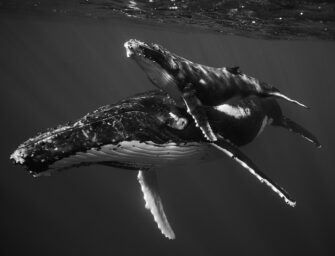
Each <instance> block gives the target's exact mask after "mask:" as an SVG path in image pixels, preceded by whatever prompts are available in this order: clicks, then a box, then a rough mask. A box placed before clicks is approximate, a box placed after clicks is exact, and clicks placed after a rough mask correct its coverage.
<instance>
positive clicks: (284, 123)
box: [273, 116, 321, 148]
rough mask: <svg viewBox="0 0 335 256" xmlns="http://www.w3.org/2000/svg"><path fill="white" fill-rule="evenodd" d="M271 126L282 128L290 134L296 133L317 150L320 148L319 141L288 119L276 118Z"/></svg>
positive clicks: (283, 117)
mask: <svg viewBox="0 0 335 256" xmlns="http://www.w3.org/2000/svg"><path fill="white" fill-rule="evenodd" d="M273 125H274V126H281V127H284V128H285V129H287V130H289V131H290V132H293V133H296V134H298V135H300V136H301V137H302V138H304V139H305V140H307V141H309V142H312V143H314V145H315V146H316V147H317V148H321V144H320V142H319V140H318V139H317V138H316V136H314V135H313V134H312V133H311V132H309V131H308V130H307V129H305V128H304V127H302V126H301V125H299V124H297V123H296V122H294V121H292V120H291V119H289V118H288V117H285V116H281V117H280V118H276V119H275V121H274V122H273Z"/></svg>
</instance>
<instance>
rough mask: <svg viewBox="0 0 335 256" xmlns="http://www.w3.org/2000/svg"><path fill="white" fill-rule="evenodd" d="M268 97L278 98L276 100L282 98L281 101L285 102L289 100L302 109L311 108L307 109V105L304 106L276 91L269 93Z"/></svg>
mask: <svg viewBox="0 0 335 256" xmlns="http://www.w3.org/2000/svg"><path fill="white" fill-rule="evenodd" d="M267 95H269V96H273V97H276V98H280V99H284V100H287V101H289V102H292V103H294V104H296V105H298V106H300V107H303V108H307V109H309V107H307V106H306V105H305V104H302V103H301V102H299V101H297V100H294V99H291V98H289V97H287V96H286V95H284V94H282V93H281V92H279V91H275V92H268V93H267Z"/></svg>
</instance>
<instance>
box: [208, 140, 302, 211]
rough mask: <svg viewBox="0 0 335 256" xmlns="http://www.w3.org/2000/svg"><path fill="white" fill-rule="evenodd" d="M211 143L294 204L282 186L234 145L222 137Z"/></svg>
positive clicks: (287, 201)
mask: <svg viewBox="0 0 335 256" xmlns="http://www.w3.org/2000/svg"><path fill="white" fill-rule="evenodd" d="M211 145H212V146H214V147H215V148H217V149H218V150H220V151H222V152H223V153H225V154H226V155H228V156H229V157H231V158H232V159H233V160H235V161H236V162H238V163H239V164H240V165H241V166H242V167H244V168H245V169H247V170H248V171H249V172H250V173H251V174H252V175H254V176H255V177H256V178H257V179H258V180H259V181H260V182H262V183H263V182H264V183H265V185H267V186H268V187H270V188H271V189H272V191H274V192H275V193H276V194H277V195H279V196H280V197H281V198H283V199H284V201H285V202H286V203H287V204H288V205H290V206H292V207H294V206H295V205H296V202H295V201H294V200H293V199H292V198H291V197H290V195H289V194H288V193H287V192H286V191H285V190H284V189H283V188H282V187H280V186H279V185H277V184H276V183H275V182H273V181H272V180H271V179H269V178H268V177H266V175H265V174H264V173H263V172H262V171H261V170H260V169H259V168H258V167H257V166H256V165H255V164H254V163H253V162H252V161H251V160H250V159H249V158H248V157H247V156H246V155H245V154H244V153H243V152H242V151H241V150H239V149H238V148H237V147H236V146H235V145H233V144H231V143H230V142H228V141H226V140H223V139H220V140H218V141H216V142H214V143H211Z"/></svg>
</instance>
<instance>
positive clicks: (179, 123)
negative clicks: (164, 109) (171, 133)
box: [167, 112, 188, 130]
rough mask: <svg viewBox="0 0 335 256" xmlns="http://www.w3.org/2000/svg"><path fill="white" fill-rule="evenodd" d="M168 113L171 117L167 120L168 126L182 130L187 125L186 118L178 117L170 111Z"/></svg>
mask: <svg viewBox="0 0 335 256" xmlns="http://www.w3.org/2000/svg"><path fill="white" fill-rule="evenodd" d="M169 115H170V117H171V118H170V119H169V120H168V122H167V125H168V126H170V127H171V128H173V129H177V130H183V129H184V128H185V127H186V126H187V124H188V121H187V119H186V118H184V117H179V116H177V115H176V114H174V113H172V112H170V113H169Z"/></svg>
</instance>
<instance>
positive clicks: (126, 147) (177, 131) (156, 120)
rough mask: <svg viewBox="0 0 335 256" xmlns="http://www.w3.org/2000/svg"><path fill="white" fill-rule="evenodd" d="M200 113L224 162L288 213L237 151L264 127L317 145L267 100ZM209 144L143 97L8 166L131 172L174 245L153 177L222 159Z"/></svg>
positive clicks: (183, 118)
mask: <svg viewBox="0 0 335 256" xmlns="http://www.w3.org/2000/svg"><path fill="white" fill-rule="evenodd" d="M204 110H205V111H206V115H207V116H208V119H209V121H210V122H211V125H212V128H213V132H214V133H215V134H216V136H218V137H224V138H226V139H227V140H226V141H225V150H226V151H227V154H228V155H229V156H231V157H232V159H233V160H235V161H236V162H237V163H238V164H240V165H241V166H242V167H244V168H246V169H247V170H248V171H249V172H250V173H251V174H253V175H254V176H256V177H257V178H258V179H259V180H260V181H261V182H264V183H265V184H266V185H268V186H269V187H270V188H271V189H272V190H273V191H274V192H275V193H277V194H278V195H279V196H280V197H282V198H283V199H284V200H285V202H286V203H288V204H289V205H290V206H294V205H295V201H294V200H293V199H292V198H291V197H290V196H289V195H288V193H287V192H286V191H285V190H284V189H283V188H281V187H280V186H279V185H277V184H276V183H275V182H273V181H271V180H270V179H269V178H268V177H266V175H265V174H264V173H262V172H261V170H260V169H259V168H258V167H257V166H256V165H255V164H254V163H253V162H252V161H251V160H250V159H249V158H248V157H247V156H246V155H244V154H243V153H242V151H240V149H239V148H238V146H242V145H245V144H247V143H250V142H251V141H252V140H254V139H255V138H256V137H257V136H258V135H259V134H260V133H261V132H262V131H263V129H264V127H265V126H266V125H270V124H271V125H275V126H281V127H284V128H286V129H288V130H290V131H292V132H294V133H297V134H299V135H300V136H302V137H303V138H305V139H307V140H308V141H311V142H313V143H314V144H315V145H316V146H320V143H319V142H318V140H317V138H316V137H315V136H314V135H312V134H311V133H310V132H309V131H307V130H306V129H305V128H303V127H302V126H300V125H298V124H297V123H295V122H293V121H292V120H290V119H289V118H287V117H285V116H284V115H283V114H282V111H281V109H280V106H279V105H278V103H277V102H276V100H275V99H271V98H260V97H257V96H254V95H251V96H248V97H245V98H243V99H236V100H234V101H231V102H230V103H224V104H220V105H217V106H214V107H204ZM228 140H229V141H228ZM211 144H212V143H211V142H208V141H207V140H206V139H205V138H204V136H203V135H202V133H201V131H200V130H199V129H198V128H197V127H196V124H195V122H194V120H193V118H192V117H191V116H190V115H189V114H188V113H187V112H186V110H185V109H184V108H180V107H179V106H178V104H177V103H176V102H175V101H174V100H173V99H172V98H171V97H169V95H168V94H167V93H165V92H163V91H149V92H145V93H141V94H138V95H135V96H133V97H130V98H127V99H124V100H121V101H119V102H117V103H116V104H112V105H107V106H103V107H100V108H99V109H97V110H95V111H93V112H91V113H88V114H87V115H85V116H84V117H82V118H80V119H78V120H75V121H72V122H68V123H66V124H64V125H59V126H57V127H55V128H53V129H49V130H47V131H46V132H44V133H41V134H39V135H37V136H36V137H33V138H31V139H28V140H27V141H25V142H24V143H22V144H21V145H19V147H18V148H17V149H16V150H15V151H14V152H13V153H12V154H11V156H10V158H11V160H12V161H13V163H14V164H18V165H21V166H24V167H25V168H26V169H27V170H28V171H29V172H30V173H31V174H32V175H33V176H34V177H38V176H42V175H50V174H51V173H53V172H57V171H64V170H68V169H71V168H74V167H80V166H87V165H93V164H100V165H106V166H111V167H116V168H122V169H129V170H136V171H138V176H137V177H138V181H139V183H140V185H141V190H142V192H143V195H144V200H145V206H146V208H148V209H149V210H150V212H151V213H152V215H153V217H154V220H155V222H156V223H157V225H158V228H159V229H160V231H161V232H162V234H164V235H165V236H166V237H167V238H169V239H174V238H175V233H174V231H173V229H172V227H171V225H170V224H169V222H168V219H167V217H166V213H165V211H164V208H163V204H162V200H161V196H160V194H159V189H158V183H157V176H156V170H157V169H159V168H162V167H165V166H173V165H183V164H187V162H191V161H192V162H194V161H200V162H201V161H210V160H211V159H215V158H219V157H220V153H219V152H218V151H216V150H215V148H213V147H212V146H211Z"/></svg>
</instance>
